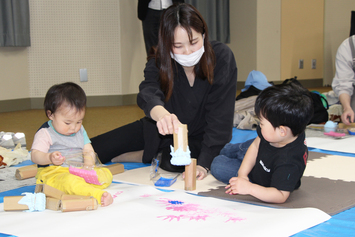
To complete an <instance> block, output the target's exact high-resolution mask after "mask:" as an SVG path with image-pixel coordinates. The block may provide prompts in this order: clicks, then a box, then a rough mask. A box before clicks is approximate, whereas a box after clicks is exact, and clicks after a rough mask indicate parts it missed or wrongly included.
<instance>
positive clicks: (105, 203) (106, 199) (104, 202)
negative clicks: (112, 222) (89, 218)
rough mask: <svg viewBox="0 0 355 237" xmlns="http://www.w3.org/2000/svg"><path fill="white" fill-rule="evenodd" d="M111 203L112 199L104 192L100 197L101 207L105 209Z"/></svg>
mask: <svg viewBox="0 0 355 237" xmlns="http://www.w3.org/2000/svg"><path fill="white" fill-rule="evenodd" d="M112 203H113V198H112V196H111V194H110V193H108V192H104V193H103V194H102V196H101V206H102V207H106V206H108V205H110V204H112Z"/></svg>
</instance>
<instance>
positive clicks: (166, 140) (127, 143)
mask: <svg viewBox="0 0 355 237" xmlns="http://www.w3.org/2000/svg"><path fill="white" fill-rule="evenodd" d="M150 125H151V124H149V122H147V119H146V118H143V119H141V120H138V121H135V122H133V123H130V124H127V125H124V126H122V127H119V128H116V129H114V130H111V131H109V132H107V133H104V134H101V135H98V136H96V137H93V138H90V140H91V144H92V146H93V148H94V150H95V152H96V153H97V155H98V157H99V159H100V161H101V163H103V164H105V163H108V162H110V161H111V159H113V158H114V157H116V156H119V155H121V154H123V153H127V152H131V151H140V150H144V153H145V154H149V159H145V160H144V162H146V163H148V162H151V161H152V159H153V158H154V157H156V155H157V154H158V153H159V152H161V153H162V157H161V162H160V168H162V169H164V170H166V171H171V172H183V171H184V170H185V167H184V166H175V165H172V164H171V163H170V160H171V155H170V152H171V151H170V145H172V144H173V136H172V135H168V136H161V135H159V134H158V132H157V129H155V128H154V131H155V133H153V132H152V130H149V129H146V128H145V127H144V126H150ZM150 129H151V128H150ZM147 131H148V132H147ZM156 136H159V137H160V139H159V140H158V143H157V144H158V145H157V147H156V149H154V148H153V147H151V144H154V142H153V143H150V142H151V141H150V140H149V141H145V139H150V138H151V139H152V140H155V138H156ZM202 137H203V136H202V135H201V136H196V137H188V139H189V141H188V143H189V149H190V151H191V157H192V158H198V157H199V155H200V152H201V147H202V145H201V144H202ZM151 148H152V149H151ZM155 150H156V152H155ZM142 162H143V161H142Z"/></svg>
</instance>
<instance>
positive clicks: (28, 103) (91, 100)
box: [0, 94, 137, 113]
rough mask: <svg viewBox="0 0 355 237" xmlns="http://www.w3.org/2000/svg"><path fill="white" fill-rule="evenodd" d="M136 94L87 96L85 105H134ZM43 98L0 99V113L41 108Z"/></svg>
mask: <svg viewBox="0 0 355 237" xmlns="http://www.w3.org/2000/svg"><path fill="white" fill-rule="evenodd" d="M136 100H137V94H129V95H108V96H88V97H87V107H104V106H122V105H135V104H137V103H136ZM43 102H44V98H27V99H16V100H3V101H0V113H3V112H14V111H21V110H30V109H43Z"/></svg>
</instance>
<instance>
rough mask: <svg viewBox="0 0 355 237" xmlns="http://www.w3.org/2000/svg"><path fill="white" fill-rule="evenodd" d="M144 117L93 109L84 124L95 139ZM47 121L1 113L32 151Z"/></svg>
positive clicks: (0, 125)
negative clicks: (33, 143) (22, 136)
mask: <svg viewBox="0 0 355 237" xmlns="http://www.w3.org/2000/svg"><path fill="white" fill-rule="evenodd" d="M309 90H316V91H319V92H320V93H323V92H328V91H330V90H331V88H330V87H320V88H309ZM237 94H238V93H237ZM143 116H144V113H143V111H142V110H141V109H140V108H139V107H138V106H137V105H130V106H116V107H92V108H87V109H86V115H85V119H84V122H83V124H84V127H85V129H86V131H87V133H88V135H89V137H94V136H97V135H99V134H101V133H104V132H107V131H110V130H112V129H115V128H117V127H120V126H122V125H125V124H128V123H130V122H134V121H136V120H138V119H140V118H142V117H143ZM47 120H48V118H47V117H46V115H45V113H44V111H43V110H24V111H16V112H7V113H0V131H4V132H23V133H25V135H26V143H27V149H28V150H30V149H31V145H32V142H33V137H34V134H35V133H36V131H37V130H38V128H39V127H40V126H41V125H42V124H43V123H44V122H46V121H47Z"/></svg>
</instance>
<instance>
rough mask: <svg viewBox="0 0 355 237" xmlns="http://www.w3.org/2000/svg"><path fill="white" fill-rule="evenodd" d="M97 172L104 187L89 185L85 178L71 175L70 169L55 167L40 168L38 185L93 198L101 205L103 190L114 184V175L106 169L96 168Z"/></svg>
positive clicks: (37, 177)
mask: <svg viewBox="0 0 355 237" xmlns="http://www.w3.org/2000/svg"><path fill="white" fill-rule="evenodd" d="M95 171H96V173H97V177H98V179H99V181H100V183H102V185H95V184H89V183H87V182H86V181H85V180H84V178H82V177H79V176H77V175H74V174H71V173H69V168H68V167H62V166H55V165H52V166H48V167H44V168H39V169H38V171H37V175H36V179H37V181H36V183H37V184H47V185H49V186H51V187H53V188H56V189H58V190H61V191H63V192H64V193H66V194H70V195H83V196H93V197H94V198H96V200H97V201H98V203H99V204H101V196H102V194H103V193H104V192H105V191H104V190H103V189H105V188H107V187H108V186H110V184H111V183H112V174H111V172H110V171H109V170H108V169H107V168H104V167H100V168H95Z"/></svg>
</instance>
